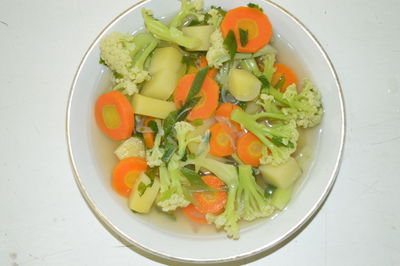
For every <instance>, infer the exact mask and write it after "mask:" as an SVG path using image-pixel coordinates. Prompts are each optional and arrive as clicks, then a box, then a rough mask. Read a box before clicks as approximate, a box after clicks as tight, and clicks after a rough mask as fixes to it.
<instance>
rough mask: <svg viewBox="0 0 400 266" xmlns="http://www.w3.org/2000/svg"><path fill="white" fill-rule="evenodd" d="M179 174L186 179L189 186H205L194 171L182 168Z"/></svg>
mask: <svg viewBox="0 0 400 266" xmlns="http://www.w3.org/2000/svg"><path fill="white" fill-rule="evenodd" d="M181 173H182V174H183V175H184V176H185V177H186V178H187V180H188V181H189V182H190V184H191V185H193V186H207V185H206V184H205V183H204V181H203V179H201V177H200V175H199V174H198V173H196V172H195V171H193V170H191V169H189V168H187V167H183V168H182V169H181Z"/></svg>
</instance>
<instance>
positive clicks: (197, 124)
mask: <svg viewBox="0 0 400 266" xmlns="http://www.w3.org/2000/svg"><path fill="white" fill-rule="evenodd" d="M203 123H204V122H203V120H202V119H200V118H197V119H195V120H193V122H192V125H193V126H195V127H198V126H201V125H203Z"/></svg>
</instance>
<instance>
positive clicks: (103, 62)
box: [99, 57, 108, 66]
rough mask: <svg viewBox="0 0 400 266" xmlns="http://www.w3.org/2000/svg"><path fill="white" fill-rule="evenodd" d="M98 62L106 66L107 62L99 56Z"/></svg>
mask: <svg viewBox="0 0 400 266" xmlns="http://www.w3.org/2000/svg"><path fill="white" fill-rule="evenodd" d="M99 64H102V65H105V66H108V65H107V63H106V61H104V59H103V58H101V57H100V59H99Z"/></svg>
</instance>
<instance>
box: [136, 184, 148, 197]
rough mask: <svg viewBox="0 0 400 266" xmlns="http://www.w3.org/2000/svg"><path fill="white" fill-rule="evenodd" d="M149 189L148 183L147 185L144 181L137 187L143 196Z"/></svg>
mask: <svg viewBox="0 0 400 266" xmlns="http://www.w3.org/2000/svg"><path fill="white" fill-rule="evenodd" d="M146 189H147V185H145V184H144V183H143V182H140V183H139V186H138V188H137V190H138V192H139V196H143V194H144V192H146Z"/></svg>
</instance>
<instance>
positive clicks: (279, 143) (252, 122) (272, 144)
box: [231, 110, 299, 165]
mask: <svg viewBox="0 0 400 266" xmlns="http://www.w3.org/2000/svg"><path fill="white" fill-rule="evenodd" d="M269 116H270V114H269V113H264V112H261V113H257V114H254V115H250V114H247V113H246V112H244V111H241V110H234V111H233V112H232V114H231V119H232V120H233V121H235V122H238V123H240V124H241V126H242V127H244V128H246V129H247V130H249V131H250V132H251V133H253V134H254V135H256V136H257V137H258V138H259V139H260V141H261V142H262V143H263V144H264V145H265V146H266V148H267V149H268V150H266V149H264V152H263V153H264V156H263V157H262V158H261V160H260V162H261V163H262V164H267V163H270V164H273V165H278V164H281V163H283V162H285V161H286V160H287V159H288V158H289V157H290V154H292V153H293V152H294V151H295V150H296V146H297V139H298V137H299V133H298V131H297V129H296V123H295V122H294V121H293V120H290V121H288V122H287V123H285V124H282V123H276V124H273V125H267V124H266V123H259V122H258V121H257V120H258V119H261V118H268V117H269ZM269 152H270V153H271V154H269Z"/></svg>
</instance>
